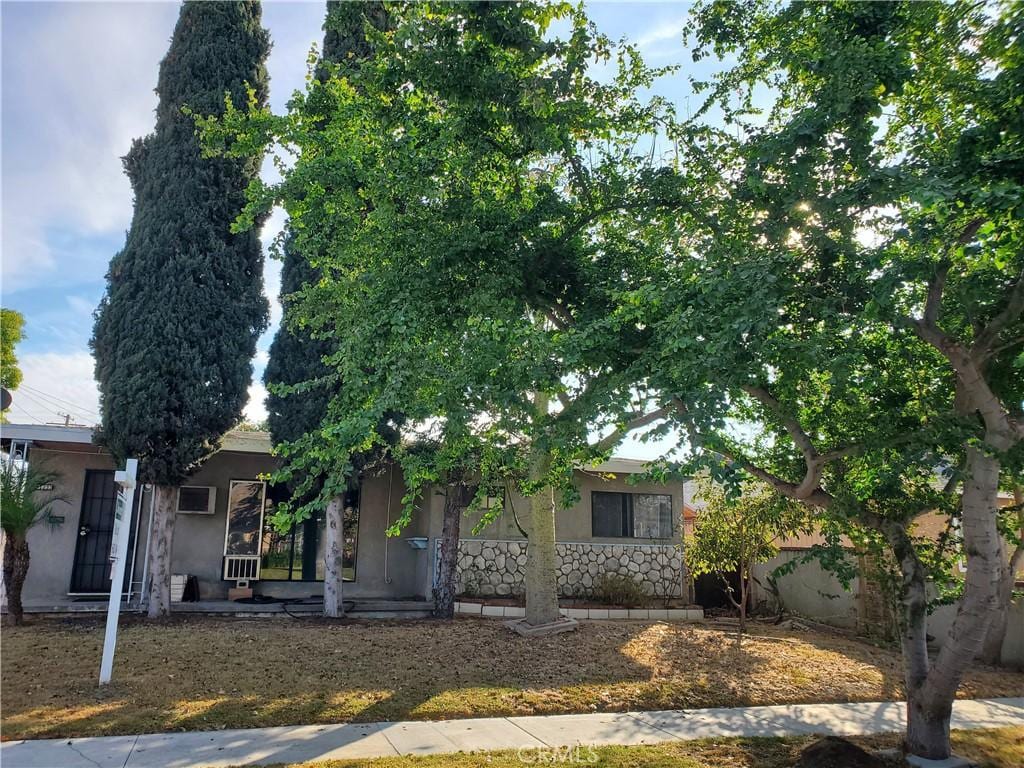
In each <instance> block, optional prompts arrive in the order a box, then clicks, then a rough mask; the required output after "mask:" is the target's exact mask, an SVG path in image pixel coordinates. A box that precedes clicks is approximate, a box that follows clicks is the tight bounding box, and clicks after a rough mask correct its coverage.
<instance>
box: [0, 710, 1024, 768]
mask: <svg viewBox="0 0 1024 768" xmlns="http://www.w3.org/2000/svg"><path fill="white" fill-rule="evenodd" d="M952 725H953V728H998V727H1001V726H1006V725H1024V697H1022V698H1014V699H977V700H963V701H958V702H956V705H955V706H954V708H953V723H952ZM903 727H904V705H903V703H901V702H883V703H861V704H798V705H789V706H777V707H741V708H736V709H695V710H672V711H665V712H613V713H607V714H593V715H548V716H543V717H490V718H482V719H475V720H446V721H441V722H425V721H424V722H407V723H364V724H345V725H298V726H285V727H279V728H252V729H247V730H233V731H194V732H191V733H163V734H154V735H145V736H109V737H103V738H88V739H46V740H38V741H17V742H7V743H4V744H3V745H2V746H0V764H2V765H3V768H198V766H230V765H266V764H268V763H304V762H309V761H312V760H341V759H367V758H372V757H388V756H395V755H430V754H438V753H445V752H469V751H481V750H498V749H541V748H545V747H563V746H572V745H576V744H593V745H600V744H655V743H657V742H663V741H673V740H686V739H705V738H712V737H729V736H799V735H805V734H812V733H814V734H836V735H840V736H854V735H862V734H872V733H885V732H891V731H899V730H902V729H903Z"/></svg>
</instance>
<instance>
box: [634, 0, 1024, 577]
mask: <svg viewBox="0 0 1024 768" xmlns="http://www.w3.org/2000/svg"><path fill="white" fill-rule="evenodd" d="M740 9H742V13H739V12H738V11H739V10H740ZM1022 18H1024V11H1022V7H1021V6H1020V5H1019V4H1000V5H995V6H991V7H988V8H982V7H981V6H977V5H967V4H962V3H954V4H939V3H845V2H837V3H828V4H821V3H802V2H796V3H774V2H762V1H761V0H754V1H753V2H749V3H745V4H743V5H742V6H735V5H732V4H725V3H703V4H701V5H700V6H698V7H697V9H696V10H695V14H694V20H693V23H692V24H691V27H690V32H691V35H692V39H693V40H694V41H695V45H696V47H695V51H696V54H695V55H696V57H697V58H702V57H707V56H713V55H722V56H724V55H728V56H729V57H730V61H731V62H732V63H730V65H729V66H728V67H726V68H724V69H723V70H722V71H721V73H720V74H719V75H718V76H716V77H715V78H713V79H712V80H711V81H710V82H708V83H703V84H698V88H699V89H701V90H702V91H703V92H704V93H705V94H706V95H707V102H706V105H705V107H704V108H703V109H701V110H698V112H697V114H696V115H695V116H694V118H693V119H692V120H689V121H687V122H685V123H682V124H680V125H678V126H675V127H674V129H673V136H674V137H675V138H676V139H677V141H678V143H679V147H680V162H679V167H680V171H679V183H681V184H683V185H684V186H685V187H686V189H687V190H688V193H689V194H690V195H692V197H693V204H694V208H695V209H697V210H699V211H700V212H701V213H702V215H697V214H695V213H692V212H686V211H684V212H682V213H673V215H672V216H671V217H667V218H666V219H665V226H666V228H669V229H670V230H671V231H672V232H673V233H674V235H675V237H674V239H673V245H672V247H671V248H669V249H667V251H666V258H665V259H664V260H663V261H662V262H661V263H658V264H656V265H655V269H654V271H653V272H652V273H651V279H650V280H649V281H648V282H647V283H646V284H645V285H644V286H643V287H642V288H640V289H639V290H636V291H634V292H632V293H631V294H629V295H627V296H625V297H623V299H622V303H623V304H624V305H625V306H627V307H629V308H630V311H631V313H632V317H633V319H634V320H635V322H637V323H643V324H645V325H646V326H647V327H649V328H651V329H652V332H653V340H654V343H652V344H651V345H650V346H649V348H648V354H649V358H648V361H649V363H648V364H649V368H648V370H649V371H650V381H651V382H652V383H653V384H655V385H656V386H657V387H659V388H661V389H662V390H664V391H668V392H674V393H676V394H678V395H679V399H680V409H679V410H678V411H677V413H678V414H679V416H678V419H677V423H678V425H679V426H680V428H681V429H683V430H685V431H686V432H687V434H688V435H689V436H690V442H691V447H692V449H693V450H692V452H691V453H690V455H689V456H687V457H685V458H686V460H685V462H683V464H682V465H681V466H675V464H676V462H667V463H666V465H667V467H669V468H676V469H681V470H687V471H696V470H698V469H700V468H702V467H703V468H705V469H708V470H710V471H711V472H712V473H713V474H714V476H715V478H716V479H718V480H720V481H725V482H733V483H735V482H736V480H735V479H733V480H731V481H730V480H729V478H730V477H732V478H735V477H736V476H737V475H736V472H737V470H744V471H746V472H749V473H752V474H754V475H755V476H757V477H759V478H760V479H762V480H766V481H769V482H771V483H772V484H773V485H774V486H775V487H776V488H778V489H779V490H780V491H783V492H785V493H787V494H790V495H794V496H797V497H798V498H802V499H803V500H805V501H807V502H808V503H810V504H812V505H816V506H818V507H820V508H822V509H827V510H828V511H827V513H826V514H825V517H826V518H827V519H828V520H829V521H830V524H831V525H835V526H837V527H838V528H839V529H840V530H841V531H842V532H843V533H845V534H847V535H849V536H851V537H852V538H853V539H855V542H856V543H858V546H860V545H861V544H863V545H864V546H868V545H871V546H882V545H887V544H888V542H887V538H886V537H887V534H886V533H885V531H886V530H889V531H890V532H891V531H892V530H893V529H892V528H890V527H889V526H890V524H892V525H895V526H897V527H902V528H904V529H905V528H906V527H907V526H909V524H910V521H912V520H913V519H914V517H916V516H917V515H918V514H920V513H922V512H924V511H926V510H930V509H940V510H944V511H945V512H946V513H947V514H952V513H953V510H954V509H955V508H956V503H955V499H953V498H951V497H950V495H949V494H944V493H942V492H940V490H939V486H940V485H942V484H943V483H945V481H946V480H948V479H952V481H953V482H952V483H951V486H950V487H951V489H955V488H956V487H957V486H958V483H959V482H960V480H961V479H962V477H961V475H962V473H961V472H960V471H959V470H957V469H955V468H956V467H959V466H962V457H963V455H964V451H965V446H967V445H972V444H975V445H976V444H980V442H981V441H983V440H986V439H988V438H986V434H992V433H991V432H989V433H986V425H985V423H983V420H982V419H980V418H978V417H977V416H976V415H975V413H974V412H973V411H975V410H977V411H979V412H980V409H971V408H968V409H967V413H966V414H965V413H964V411H963V409H962V408H960V407H958V402H957V398H958V389H959V388H960V386H961V384H962V382H963V379H962V378H960V377H958V376H957V374H956V373H955V371H954V366H953V364H952V363H951V362H950V359H948V358H947V356H946V353H945V352H944V351H943V350H948V349H951V348H953V345H959V348H960V349H963V350H967V353H968V354H969V355H971V356H972V359H973V360H976V361H978V365H979V367H980V368H981V370H982V372H983V373H982V375H983V377H984V381H985V386H986V387H988V388H989V389H990V390H991V393H992V395H993V399H992V400H991V401H988V402H990V403H993V405H992V408H993V409H994V411H1000V412H1001V414H1002V416H1005V417H1006V418H1007V419H1008V420H1009V422H1010V423H1012V422H1013V420H1014V419H1017V420H1018V421H1019V419H1020V403H1021V402H1022V400H1024V377H1021V376H1020V375H1019V369H1016V368H1015V365H1016V361H1017V360H1018V358H1019V357H1020V355H1021V352H1022V349H1024V326H1022V322H1021V309H1022V308H1024V286H1022V280H1021V275H1022V271H1024V247H1022V239H1021V235H1022V234H1024V229H1022V226H1021V222H1022V221H1024V218H1022V213H1024V211H1022V210H1021V203H1022V201H1024V173H1022V169H1024V149H1022V148H1024V140H1022V138H1021V137H1022V125H1024V124H1022V119H1021V115H1022V114H1024V110H1022V109H1021V104H1022V102H1021V98H1022V97H1021V92H1022V91H1021V87H1020V83H1021V82H1022V80H1021V78H1022V77H1024V70H1022V68H1021V64H1022V57H1021V55H1020V50H1021V45H1020V33H1021V29H1022V25H1024V22H1022ZM712 114H715V115H716V117H715V118H714V119H712V118H711V117H710V115H712ZM930 293H931V294H934V295H935V296H936V299H935V300H933V304H932V306H933V310H934V314H933V315H929V316H928V318H927V319H928V320H929V321H931V320H934V321H935V323H937V327H938V328H939V329H940V331H941V332H942V334H943V341H939V342H933V341H932V340H929V338H928V337H927V334H928V333H929V332H930V331H929V330H928V329H927V328H925V325H926V318H925V307H926V300H927V298H928V296H929V294H930ZM958 382H959V383H958ZM962 395H963V393H961V396H962ZM737 423H741V424H744V425H749V426H750V427H753V428H744V429H736V428H735V426H736V424H737ZM1014 439H1017V438H1010V439H1009V442H1012V441H1013V440H1014ZM999 443H1000V445H999V447H995V446H990V447H989V450H993V451H995V452H997V453H998V454H999V455H1000V459H1001V461H1002V466H1003V471H1004V472H1006V473H1011V472H1014V471H1018V470H1016V469H1015V467H1019V465H1020V460H1021V455H1020V454H1021V451H1020V448H1019V446H1018V447H1017V448H1011V449H1009V450H1008V449H1007V448H1006V447H1005V446H1006V443H1007V441H1006V440H1002V439H1001V440H999ZM939 466H946V467H949V468H950V469H949V473H948V475H947V477H945V478H941V479H940V478H937V477H936V475H935V469H936V467H939ZM918 549H919V551H920V554H921V556H922V557H923V558H924V559H926V560H930V561H931V562H932V563H936V564H937V563H939V562H940V561H941V562H946V563H948V562H949V560H948V559H946V560H942V559H941V558H931V556H930V555H929V554H928V553H927V552H926V551H925V550H923V549H920V547H918ZM929 567H931V566H930V565H929Z"/></svg>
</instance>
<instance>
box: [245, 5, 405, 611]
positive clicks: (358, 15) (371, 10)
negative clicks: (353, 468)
mask: <svg viewBox="0 0 1024 768" xmlns="http://www.w3.org/2000/svg"><path fill="white" fill-rule="evenodd" d="M386 22H387V12H386V10H385V9H384V5H383V3H380V2H365V3H345V2H338V1H337V0H329V2H328V3H327V16H326V19H325V20H324V44H323V56H322V59H321V64H320V67H319V71H318V80H319V81H320V82H321V83H323V82H326V80H327V79H328V75H329V73H330V70H331V68H332V67H334V66H339V67H342V68H343V69H344V68H346V67H350V66H351V64H352V63H354V62H357V61H360V60H362V59H365V58H366V57H368V56H370V55H371V53H372V48H371V43H370V41H369V40H368V39H367V36H366V28H367V24H372V25H373V26H374V27H376V28H377V29H383V28H384V26H385V25H386ZM324 103H325V104H326V103H327V101H326V100H324ZM283 255H284V265H283V267H282V272H281V304H282V308H283V317H282V322H281V327H280V328H278V330H277V333H276V334H275V335H274V341H273V343H272V344H271V345H270V359H269V360H268V362H267V368H266V370H265V371H264V374H263V381H264V383H265V384H266V385H267V388H268V390H269V394H268V395H267V411H268V424H269V427H270V435H271V439H272V440H273V442H274V444H275V445H280V444H282V443H290V442H293V441H295V440H297V439H299V438H300V437H301V436H302V435H304V434H307V433H309V432H312V431H313V430H315V429H316V428H317V427H318V426H319V425H320V422H321V420H322V419H323V417H324V414H325V413H326V411H327V406H328V404H329V403H330V400H331V397H332V394H333V389H332V387H331V380H332V379H331V377H330V375H329V374H330V370H329V369H328V368H327V366H326V365H325V364H324V363H323V358H324V356H325V355H327V354H329V353H330V352H331V349H332V346H331V344H330V343H329V342H327V341H323V340H320V339H318V338H316V337H315V335H314V334H313V333H312V332H311V329H310V328H309V327H308V326H302V325H300V324H299V321H298V319H297V314H298V313H297V312H295V311H294V310H293V307H294V305H295V303H296V302H297V301H298V300H299V299H300V298H301V295H302V291H303V289H304V288H305V287H307V286H310V285H315V284H316V283H317V282H318V281H319V280H320V277H321V272H320V270H319V269H318V268H317V267H316V266H315V263H316V261H317V260H318V259H317V255H316V254H308V253H299V251H298V250H297V249H296V248H295V246H294V238H292V237H290V236H286V237H285V239H284V246H283ZM295 387H300V391H296V390H295V389H294V388H295ZM319 490H320V482H314V483H313V490H312V491H307V492H305V494H304V496H305V497H310V496H315V495H316V493H318V492H319ZM305 500H308V498H304V499H302V500H300V501H305ZM343 510H344V503H343V500H342V499H341V498H336V499H334V500H333V501H332V503H331V505H330V506H329V508H328V518H329V519H328V521H327V526H326V533H327V539H328V540H327V548H326V549H327V560H328V561H327V563H326V566H327V567H326V569H325V577H324V578H325V587H324V595H325V605H324V608H325V613H327V614H328V615H331V616H337V615H339V614H340V613H341V612H342V607H341V606H342V601H341V594H342V578H343V576H342V573H343V567H342V560H341V557H342V551H343V548H344V547H343V541H342V539H343V531H344V521H343V520H341V519H335V518H338V517H339V516H341V515H343ZM296 525H301V526H304V528H305V530H304V531H303V540H304V541H307V542H308V541H315V540H316V539H315V537H316V536H317V534H318V526H317V523H316V520H315V519H314V518H312V517H309V518H306V519H305V520H303V521H301V522H299V523H296ZM335 534H336V535H335ZM332 544H333V545H334V546H332ZM332 551H333V552H335V554H336V555H337V558H338V559H337V562H334V559H333V558H332V556H331V552H332Z"/></svg>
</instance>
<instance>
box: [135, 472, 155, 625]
mask: <svg viewBox="0 0 1024 768" xmlns="http://www.w3.org/2000/svg"><path fill="white" fill-rule="evenodd" d="M146 487H147V489H148V490H149V525H147V526H146V549H145V553H146V554H145V556H144V557H143V558H142V589H141V590H139V612H140V613H141V612H143V611H145V610H146V607H147V603H148V602H149V581H148V577H149V540H150V539H151V538H153V508H154V505H155V504H156V487H155V486H154V485H153V484H152V483H147V484H146Z"/></svg>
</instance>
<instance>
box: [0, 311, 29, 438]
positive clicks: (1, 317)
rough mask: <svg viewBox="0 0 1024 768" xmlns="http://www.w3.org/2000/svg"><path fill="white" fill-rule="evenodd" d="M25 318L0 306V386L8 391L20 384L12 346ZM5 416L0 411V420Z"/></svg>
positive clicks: (15, 344)
mask: <svg viewBox="0 0 1024 768" xmlns="http://www.w3.org/2000/svg"><path fill="white" fill-rule="evenodd" d="M24 324H25V318H24V317H22V315H21V313H20V312H17V311H15V310H13V309H6V308H4V307H0V387H3V388H4V389H6V390H8V391H10V390H13V389H17V388H18V385H19V384H21V368H19V367H18V358H17V356H16V355H15V354H14V347H15V346H17V344H18V342H20V341H21V339H22V333H23V332H22V327H23V326H24ZM5 419H6V416H5V415H4V414H3V412H0V422H2V421H4V420H5Z"/></svg>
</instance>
